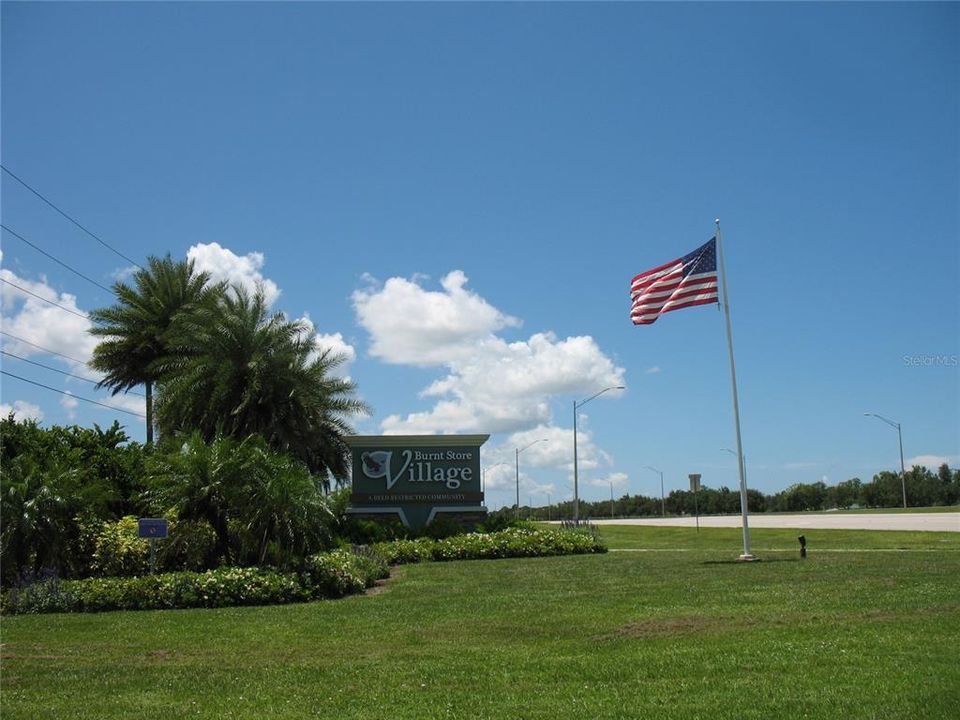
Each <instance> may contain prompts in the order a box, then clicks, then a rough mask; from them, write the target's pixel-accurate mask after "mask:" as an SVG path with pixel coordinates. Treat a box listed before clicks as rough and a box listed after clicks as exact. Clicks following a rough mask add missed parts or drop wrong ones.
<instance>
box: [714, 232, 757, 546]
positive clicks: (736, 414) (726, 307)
mask: <svg viewBox="0 0 960 720" xmlns="http://www.w3.org/2000/svg"><path fill="white" fill-rule="evenodd" d="M714 222H716V224H717V235H716V238H717V261H718V262H719V264H720V280H721V286H722V287H723V314H724V316H725V317H726V320H727V350H728V351H729V353H730V381H731V383H732V384H733V418H734V420H735V422H736V426H737V464H738V465H739V469H740V514H741V515H742V516H743V555H741V556H740V559H741V560H753V559H754V557H753V555H751V554H750V526H749V524H748V521H747V478H746V472H745V471H746V468H745V467H744V462H743V443H742V442H741V440H740V401H739V400H738V399H737V366H736V364H735V363H734V361H733V331H732V330H731V326H730V298H729V297H728V295H727V270H726V266H725V264H724V262H723V244H722V243H721V241H720V220H719V218H718V219H717V220H715V221H714Z"/></svg>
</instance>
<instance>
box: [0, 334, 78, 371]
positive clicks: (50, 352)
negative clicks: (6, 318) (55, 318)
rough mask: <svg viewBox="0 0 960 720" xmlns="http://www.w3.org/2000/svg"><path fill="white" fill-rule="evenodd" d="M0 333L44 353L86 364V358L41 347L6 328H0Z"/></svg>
mask: <svg viewBox="0 0 960 720" xmlns="http://www.w3.org/2000/svg"><path fill="white" fill-rule="evenodd" d="M0 335H6V336H7V337H8V338H12V339H13V340H16V341H17V342H22V343H23V344H24V345H29V346H30V347H35V348H36V349H37V350H43V352H45V353H49V354H51V355H56V356H57V357H62V358H64V359H66V360H72V361H73V362H75V363H80V364H81V365H86V364H87V361H86V360H81V359H79V358H75V357H70V356H69V355H64V354H63V353H59V352H57V351H56V350H50V349H49V348H45V347H43V346H41V345H37V344H36V343H32V342H30V341H29V340H24V339H23V338H22V337H17V336H16V335H13V334H11V333H8V332H7V331H6V330H0Z"/></svg>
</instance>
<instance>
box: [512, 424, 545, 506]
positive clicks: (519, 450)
mask: <svg viewBox="0 0 960 720" xmlns="http://www.w3.org/2000/svg"><path fill="white" fill-rule="evenodd" d="M547 440H549V438H541V439H540V440H534V441H533V442H532V443H530V444H529V445H526V446H524V447H522V448H517V512H516V513H515V515H516V517H517V519H518V520H519V519H520V453H522V452H523V451H524V450H526V449H527V448H529V447H533V446H534V445H536V444H537V443H540V442H547Z"/></svg>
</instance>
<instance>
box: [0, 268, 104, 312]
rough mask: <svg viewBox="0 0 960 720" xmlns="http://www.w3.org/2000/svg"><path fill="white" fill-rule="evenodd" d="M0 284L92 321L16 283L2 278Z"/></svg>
mask: <svg viewBox="0 0 960 720" xmlns="http://www.w3.org/2000/svg"><path fill="white" fill-rule="evenodd" d="M0 282H4V283H6V284H7V285H9V286H10V287H15V288H16V289H17V290H19V291H20V292H25V293H26V294H27V295H33V296H34V297H35V298H37V299H38V300H43V301H44V302H45V303H49V304H51V305H53V306H54V307H58V308H60V309H61V310H66V311H67V312H68V313H70V314H71V315H76V316H77V317H80V318H83V319H84V320H89V319H90V317H89V316H88V315H86V314H84V313H79V312H77V311H76V310H71V309H70V308H68V307H64V306H63V305H60V304H59V303H55V302H54V301H53V300H47V299H46V298H45V297H43V295H37V294H36V293H35V292H30V291H29V290H27V289H26V288H23V287H20V286H19V285H17V284H16V283H12V282H10V281H9V280H7V279H6V278H4V277H0Z"/></svg>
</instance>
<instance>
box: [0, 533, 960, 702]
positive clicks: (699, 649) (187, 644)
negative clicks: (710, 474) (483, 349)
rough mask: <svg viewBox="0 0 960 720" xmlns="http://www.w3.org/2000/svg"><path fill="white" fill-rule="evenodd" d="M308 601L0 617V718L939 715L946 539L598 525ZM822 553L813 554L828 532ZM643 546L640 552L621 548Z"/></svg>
mask: <svg viewBox="0 0 960 720" xmlns="http://www.w3.org/2000/svg"><path fill="white" fill-rule="evenodd" d="M603 534H604V535H605V536H606V537H607V538H608V539H609V542H610V545H611V547H613V548H618V549H619V550H618V551H614V552H610V553H609V554H607V555H602V556H579V557H566V558H542V559H531V560H497V561H474V562H456V563H431V564H424V565H417V566H408V567H404V568H400V569H399V571H398V572H397V573H396V577H395V578H394V579H392V580H391V581H390V583H389V584H388V585H386V587H385V588H384V589H383V590H382V592H380V593H379V594H376V595H371V596H367V597H356V598H350V599H346V600H337V601H328V602H319V603H312V604H304V605H293V606H284V607H265V608H230V609H223V610H182V611H163V612H139V613H104V614H101V615H50V616H36V617H8V618H4V619H3V623H2V642H3V649H2V654H3V662H2V671H3V672H2V679H0V683H2V697H0V703H2V705H0V711H2V715H3V717H4V718H5V719H6V718H113V717H116V718H129V717H137V718H164V719H169V718H181V717H211V718H214V717H216V718H220V717H223V718H312V717H328V718H445V717H451V718H683V719H685V720H686V719H689V718H710V720H714V719H716V718H764V719H765V720H766V719H769V718H800V717H807V718H830V719H831V720H832V719H834V718H841V717H843V718H884V719H887V718H956V717H957V716H958V709H960V580H958V578H960V534H957V533H954V534H948V533H895V532H862V531H816V532H808V533H807V537H808V539H809V540H810V543H809V548H810V554H809V557H808V558H807V559H806V560H805V561H800V560H799V558H798V552H797V547H798V545H797V542H796V535H797V534H798V533H797V532H796V531H783V530H755V531H753V533H752V538H753V546H754V550H755V552H756V554H758V555H759V556H761V557H762V558H763V561H762V562H758V563H751V564H744V563H736V562H731V560H732V559H734V558H736V556H737V555H738V554H739V550H740V533H739V531H738V530H727V529H709V530H707V529H704V530H701V532H700V534H699V536H697V534H696V532H695V531H692V530H691V529H687V528H648V527H617V526H611V527H606V528H603ZM826 548H830V549H826ZM645 549H646V550H651V551H650V552H642V551H638V550H645Z"/></svg>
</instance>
